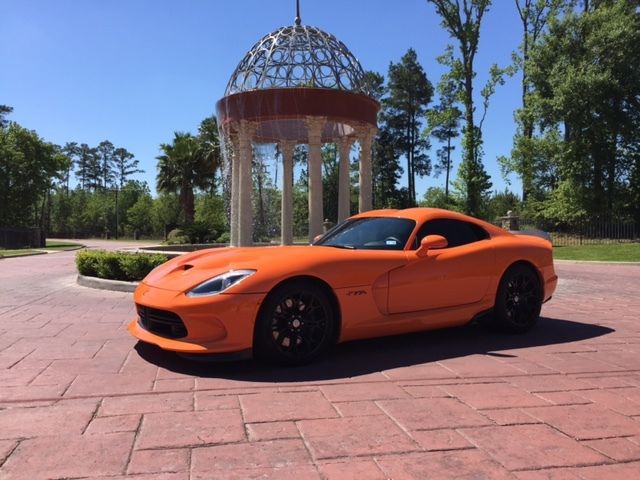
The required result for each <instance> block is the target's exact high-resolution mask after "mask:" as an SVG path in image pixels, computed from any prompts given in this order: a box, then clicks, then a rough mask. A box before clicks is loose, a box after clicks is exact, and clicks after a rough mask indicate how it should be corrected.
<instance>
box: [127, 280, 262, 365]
mask: <svg viewBox="0 0 640 480" xmlns="http://www.w3.org/2000/svg"><path fill="white" fill-rule="evenodd" d="M264 297H265V294H246V295H245V294H224V293H222V294H219V295H213V296H211V297H199V298H189V297H187V296H186V295H185V294H184V293H182V292H175V291H171V290H163V289H160V288H155V287H150V286H149V285H146V284H144V283H141V284H140V285H139V286H138V288H137V289H136V291H135V293H134V300H135V302H136V304H137V305H138V306H142V307H147V308H150V309H157V310H163V311H166V312H171V313H173V314H175V315H177V316H178V317H179V318H180V319H181V320H182V322H183V323H184V327H185V328H186V335H184V336H181V338H170V337H169V336H168V335H162V334H158V333H154V332H151V331H149V330H147V329H145V328H144V326H143V325H142V324H141V323H142V322H140V319H139V318H136V319H134V320H132V321H131V322H130V323H129V327H128V330H129V332H130V333H131V334H132V335H133V336H134V337H136V338H137V339H139V340H141V341H143V342H146V343H151V344H154V345H157V346H159V347H160V348H162V349H164V350H172V351H175V352H182V353H229V352H240V351H243V350H247V349H251V348H252V347H253V329H254V325H255V321H256V317H257V314H258V309H259V308H260V305H261V303H262V301H263V300H264Z"/></svg>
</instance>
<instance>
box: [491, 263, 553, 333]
mask: <svg viewBox="0 0 640 480" xmlns="http://www.w3.org/2000/svg"><path fill="white" fill-rule="evenodd" d="M541 308H542V288H541V286H540V280H539V278H538V275H537V274H536V272H535V271H533V269H532V268H530V267H528V266H526V265H515V266H513V267H511V268H509V270H507V271H506V273H505V274H504V276H503V277H502V280H501V281H500V286H499V287H498V293H497V296H496V303H495V307H494V322H495V326H497V327H498V328H500V329H502V330H506V331H508V332H514V333H522V332H526V331H527V330H530V329H531V328H532V327H533V326H534V325H535V324H536V322H537V321H538V318H539V317H540V310H541Z"/></svg>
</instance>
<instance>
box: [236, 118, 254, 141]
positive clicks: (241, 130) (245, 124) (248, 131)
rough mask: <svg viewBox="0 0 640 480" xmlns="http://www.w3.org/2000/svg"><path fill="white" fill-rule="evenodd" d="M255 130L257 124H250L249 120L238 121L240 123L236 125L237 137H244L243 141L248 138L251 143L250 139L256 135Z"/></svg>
mask: <svg viewBox="0 0 640 480" xmlns="http://www.w3.org/2000/svg"><path fill="white" fill-rule="evenodd" d="M257 129H258V123H257V122H252V121H250V120H240V123H239V124H238V135H239V136H242V137H244V138H245V139H246V138H247V137H249V141H251V140H252V137H253V136H254V135H255V134H256V130H257Z"/></svg>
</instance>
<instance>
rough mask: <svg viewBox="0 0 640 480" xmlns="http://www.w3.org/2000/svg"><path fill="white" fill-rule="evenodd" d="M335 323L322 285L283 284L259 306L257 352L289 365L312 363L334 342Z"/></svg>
mask: <svg viewBox="0 0 640 480" xmlns="http://www.w3.org/2000/svg"><path fill="white" fill-rule="evenodd" d="M335 323H336V322H335V312H334V311H333V308H332V305H331V301H330V299H329V297H328V295H327V293H326V292H325V291H324V290H323V289H322V288H320V287H318V286H317V285H315V284H314V283H312V282H307V281H300V282H296V283H288V284H285V285H282V286H281V287H278V288H277V289H275V290H274V291H273V292H271V293H270V294H269V296H268V297H267V299H266V300H265V303H264V305H263V306H262V308H261V309H260V314H259V316H258V319H257V321H256V326H255V332H254V354H255V356H256V357H257V358H263V359H266V360H269V361H273V362H277V363H284V364H289V365H300V364H304V363H309V362H310V361H312V360H313V359H315V358H316V357H318V356H319V355H321V354H322V353H323V352H324V351H326V350H327V349H328V347H329V346H331V344H332V343H333V341H334V338H335V335H334V333H335V328H336V327H335Z"/></svg>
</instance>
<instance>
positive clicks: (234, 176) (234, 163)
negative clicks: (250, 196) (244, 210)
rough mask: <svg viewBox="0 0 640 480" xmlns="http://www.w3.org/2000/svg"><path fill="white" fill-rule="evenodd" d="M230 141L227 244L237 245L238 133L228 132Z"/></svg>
mask: <svg viewBox="0 0 640 480" xmlns="http://www.w3.org/2000/svg"><path fill="white" fill-rule="evenodd" d="M229 139H230V141H231V219H230V220H231V232H229V233H230V237H231V238H230V239H229V245H231V246H232V247H237V246H238V215H239V200H240V195H239V193H240V145H239V143H238V135H237V134H230V135H229Z"/></svg>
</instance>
